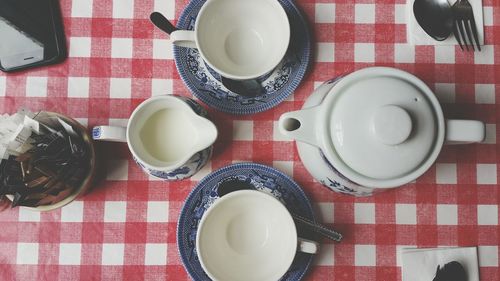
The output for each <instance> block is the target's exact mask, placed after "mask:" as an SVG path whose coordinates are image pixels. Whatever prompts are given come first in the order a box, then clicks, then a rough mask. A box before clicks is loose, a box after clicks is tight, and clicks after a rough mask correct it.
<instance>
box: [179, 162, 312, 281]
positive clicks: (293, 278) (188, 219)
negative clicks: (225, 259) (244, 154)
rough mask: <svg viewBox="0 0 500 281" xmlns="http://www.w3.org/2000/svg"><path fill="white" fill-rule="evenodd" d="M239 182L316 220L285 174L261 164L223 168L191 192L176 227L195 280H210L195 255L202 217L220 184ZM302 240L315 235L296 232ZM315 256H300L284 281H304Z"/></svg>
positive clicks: (300, 254)
mask: <svg viewBox="0 0 500 281" xmlns="http://www.w3.org/2000/svg"><path fill="white" fill-rule="evenodd" d="M231 179H239V180H242V181H246V182H249V183H251V184H252V185H253V186H254V187H255V189H256V190H261V191H264V192H267V193H269V194H271V195H272V196H274V197H276V198H277V199H279V200H280V201H282V202H283V203H284V204H285V206H286V207H287V208H288V210H290V211H291V212H293V213H296V214H298V215H301V216H304V217H306V218H310V219H313V220H314V213H313V209H312V207H311V203H310V202H309V199H308V198H307V196H306V195H305V193H304V191H302V189H301V188H300V187H299V186H298V185H297V183H295V182H294V181H293V180H292V179H291V178H290V177H288V176H287V175H285V174H283V173H282V172H280V171H278V170H276V169H274V168H271V167H268V166H264V165H260V164H255V163H238V164H233V165H229V166H226V167H224V168H221V169H219V170H217V171H215V172H213V173H211V174H210V175H208V176H206V177H205V178H203V179H202V180H201V182H200V183H199V184H198V185H197V186H196V187H195V188H194V189H193V191H191V193H190V194H189V196H188V198H187V199H186V202H185V203H184V206H183V207H182V211H181V215H180V217H179V222H178V225H177V245H178V247H179V253H180V256H181V259H182V262H183V264H184V267H185V268H186V270H187V272H188V273H189V275H190V276H191V278H192V279H193V280H196V281H201V280H203V281H205V280H207V281H208V280H210V278H209V277H208V276H207V275H206V274H205V272H204V271H203V268H202V267H201V264H200V261H199V260H198V255H197V254H196V232H197V230H198V224H199V222H200V220H201V217H202V216H203V213H205V211H206V210H207V209H208V208H209V207H210V206H211V205H212V203H213V202H214V201H215V200H217V198H219V197H218V195H217V188H218V186H219V184H220V183H222V182H225V181H227V180H231ZM297 231H298V234H299V236H300V237H303V238H308V239H314V238H315V237H314V234H311V233H310V232H305V231H304V230H302V229H300V228H297ZM312 259H313V256H312V255H310V254H304V253H297V254H296V256H295V259H294V261H293V263H292V265H291V266H290V269H289V270H288V272H287V273H286V274H285V275H284V276H283V277H282V278H281V280H282V281H298V280H301V279H302V277H304V275H305V273H306V272H307V270H308V269H309V266H310V265H311V261H312Z"/></svg>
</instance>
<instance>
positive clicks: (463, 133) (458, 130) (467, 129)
mask: <svg viewBox="0 0 500 281" xmlns="http://www.w3.org/2000/svg"><path fill="white" fill-rule="evenodd" d="M485 136H486V126H485V125H484V123H483V122H481V121H477V120H453V119H448V120H446V137H445V140H446V142H445V143H446V144H467V143H475V142H482V141H484V138H485Z"/></svg>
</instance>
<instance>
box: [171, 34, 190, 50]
mask: <svg viewBox="0 0 500 281" xmlns="http://www.w3.org/2000/svg"><path fill="white" fill-rule="evenodd" d="M194 34H195V32H194V31H193V30H176V31H174V32H172V33H170V41H171V42H172V44H174V45H177V46H179V47H186V48H196V39H195V36H194Z"/></svg>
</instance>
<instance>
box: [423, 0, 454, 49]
mask: <svg viewBox="0 0 500 281" xmlns="http://www.w3.org/2000/svg"><path fill="white" fill-rule="evenodd" d="M413 13H414V14H415V19H416V20H417V22H418V24H419V25H420V26H421V27H422V29H423V30H424V31H425V32H426V33H427V34H428V35H429V36H431V37H432V38H434V39H435V40H437V41H443V40H445V39H446V38H448V36H450V34H451V32H452V29H453V13H452V11H451V6H450V3H448V1H447V0H415V2H414V3H413Z"/></svg>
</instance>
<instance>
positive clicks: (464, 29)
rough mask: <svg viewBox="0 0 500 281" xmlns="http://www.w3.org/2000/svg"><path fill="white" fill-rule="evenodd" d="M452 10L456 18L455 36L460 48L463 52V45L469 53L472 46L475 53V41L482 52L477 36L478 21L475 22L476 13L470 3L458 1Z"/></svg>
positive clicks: (463, 0) (454, 25)
mask: <svg viewBox="0 0 500 281" xmlns="http://www.w3.org/2000/svg"><path fill="white" fill-rule="evenodd" d="M451 9H452V12H453V17H454V24H453V34H454V35H455V38H456V39H457V41H458V44H459V45H460V48H461V49H462V50H463V49H464V47H463V45H465V48H466V49H467V51H468V50H469V46H470V47H471V49H472V51H474V42H473V40H474V41H475V43H476V46H477V49H478V50H479V51H481V47H480V46H479V38H478V35H477V27H476V21H475V20H474V13H473V11H472V6H471V5H470V3H469V1H468V0H457V1H456V2H455V4H453V6H452V7H451ZM460 38H461V39H460ZM462 41H463V44H462ZM467 41H468V42H467Z"/></svg>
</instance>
